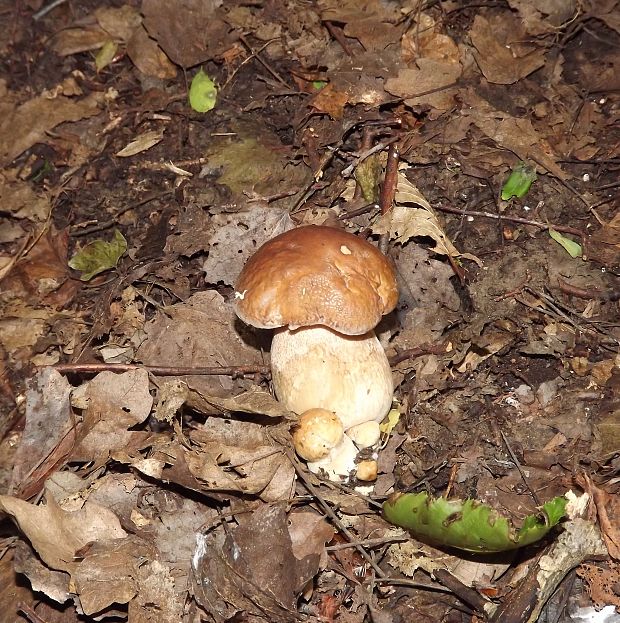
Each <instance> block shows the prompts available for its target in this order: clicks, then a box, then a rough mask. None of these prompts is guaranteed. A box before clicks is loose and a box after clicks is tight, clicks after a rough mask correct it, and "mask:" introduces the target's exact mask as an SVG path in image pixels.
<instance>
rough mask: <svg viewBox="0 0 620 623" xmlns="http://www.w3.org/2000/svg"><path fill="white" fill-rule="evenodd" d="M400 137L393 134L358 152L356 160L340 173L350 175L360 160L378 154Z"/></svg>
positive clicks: (344, 175) (343, 175)
mask: <svg viewBox="0 0 620 623" xmlns="http://www.w3.org/2000/svg"><path fill="white" fill-rule="evenodd" d="M398 138H399V137H398V136H393V137H392V138H390V139H388V140H386V141H382V142H381V143H377V144H376V145H375V146H374V147H370V148H369V149H367V150H365V151H362V152H361V153H359V154H357V156H356V158H355V160H354V161H353V162H352V163H351V164H350V165H349V166H347V167H345V168H344V169H342V171H341V172H340V175H342V177H349V176H350V175H351V174H352V173H353V171H354V170H355V167H357V166H358V165H359V163H360V162H363V161H364V160H366V158H369V157H370V156H372V155H373V154H376V153H377V152H378V151H383V150H384V149H385V148H386V147H389V146H390V145H391V144H392V143H395V142H396V141H397V140H398Z"/></svg>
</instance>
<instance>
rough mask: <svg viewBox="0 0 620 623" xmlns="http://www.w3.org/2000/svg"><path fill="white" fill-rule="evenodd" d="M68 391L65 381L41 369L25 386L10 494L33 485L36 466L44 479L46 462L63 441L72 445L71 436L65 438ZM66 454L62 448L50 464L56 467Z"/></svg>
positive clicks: (70, 417)
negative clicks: (23, 422)
mask: <svg viewBox="0 0 620 623" xmlns="http://www.w3.org/2000/svg"><path fill="white" fill-rule="evenodd" d="M71 390H72V387H71V385H70V384H69V381H67V379H66V378H65V377H64V376H61V375H60V374H59V373H58V372H56V370H54V368H44V369H43V370H41V371H40V372H38V373H37V374H36V375H35V376H34V378H33V379H31V381H30V382H29V384H28V389H27V391H26V425H25V427H24V432H23V434H22V437H21V440H20V443H19V447H18V449H17V452H16V453H15V457H14V459H13V472H12V474H11V487H10V490H11V491H15V490H17V489H18V488H19V487H23V486H24V485H25V484H26V480H28V481H29V482H32V481H35V480H36V479H37V472H36V471H35V470H36V468H37V467H39V466H43V470H42V472H43V473H42V474H41V476H42V477H43V478H45V477H46V475H47V474H48V473H49V469H50V466H49V464H48V461H46V459H50V457H52V453H53V451H54V449H55V448H57V447H59V446H61V444H62V442H63V441H64V440H67V441H68V442H69V444H72V443H73V436H72V435H70V436H69V435H68V433H69V432H70V431H71V430H72V429H73V428H74V425H75V422H74V419H73V415H72V413H71V404H70V401H69V396H70V394H71ZM69 451H70V447H66V448H65V449H64V452H62V454H61V455H60V456H56V457H52V462H53V463H56V464H57V463H58V462H59V461H60V460H62V459H63V458H64V457H65V456H66V455H68V453H69Z"/></svg>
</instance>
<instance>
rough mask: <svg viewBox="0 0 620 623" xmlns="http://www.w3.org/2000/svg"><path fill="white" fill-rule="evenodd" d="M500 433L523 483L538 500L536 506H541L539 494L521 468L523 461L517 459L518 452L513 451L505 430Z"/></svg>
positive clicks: (535, 500) (535, 499) (533, 497)
mask: <svg viewBox="0 0 620 623" xmlns="http://www.w3.org/2000/svg"><path fill="white" fill-rule="evenodd" d="M499 434H500V435H501V436H502V439H503V440H504V445H505V446H506V450H508V454H510V458H511V459H512V462H513V463H514V466H515V467H516V468H517V470H518V472H519V474H520V475H521V480H523V484H524V485H525V486H526V487H527V490H528V491H529V492H530V495H531V496H532V499H533V500H534V502H536V506H540V505H541V504H540V500H539V498H538V496H537V495H536V491H534V489H532V487H530V483H529V482H528V481H527V478H526V477H525V474H524V473H523V470H522V469H521V463H519V459H517V456H516V454H515V453H514V452H513V450H512V448H511V447H510V444H509V443H508V438H507V437H506V435H505V434H504V431H503V430H501V431H499Z"/></svg>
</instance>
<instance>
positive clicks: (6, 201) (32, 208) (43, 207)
mask: <svg viewBox="0 0 620 623" xmlns="http://www.w3.org/2000/svg"><path fill="white" fill-rule="evenodd" d="M0 205H2V209H3V210H6V211H7V212H9V213H10V214H11V216H13V217H15V218H20V219H21V218H25V219H28V220H31V221H44V220H45V219H47V217H48V215H49V213H50V201H49V198H48V196H47V195H45V194H43V193H40V192H39V193H37V192H35V191H34V190H33V188H32V186H31V185H30V184H28V182H24V181H22V180H19V179H17V178H16V175H15V173H14V172H13V171H7V172H4V173H3V174H1V175H0ZM3 228H4V225H3Z"/></svg>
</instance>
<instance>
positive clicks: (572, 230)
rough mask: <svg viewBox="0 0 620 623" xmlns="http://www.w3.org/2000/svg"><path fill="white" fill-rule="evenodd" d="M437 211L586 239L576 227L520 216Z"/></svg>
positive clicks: (475, 211)
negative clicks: (510, 223)
mask: <svg viewBox="0 0 620 623" xmlns="http://www.w3.org/2000/svg"><path fill="white" fill-rule="evenodd" d="M434 208H435V209H436V210H439V211H440V212H449V213H450V214H459V215H461V216H480V217H482V218H492V219H493V220H496V221H497V220H502V221H511V222H513V223H521V224H522V225H532V226H533V227H539V228H540V229H555V231H561V232H564V233H567V234H573V235H574V236H579V238H582V239H583V238H585V234H584V233H583V232H582V231H580V230H579V229H575V228H574V227H567V226H565V225H553V224H550V223H543V222H541V221H532V220H530V219H527V218H521V217H520V216H506V215H505V214H494V213H493V212H479V211H477V210H459V209H458V208H452V207H450V206H441V205H437V206H434Z"/></svg>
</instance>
